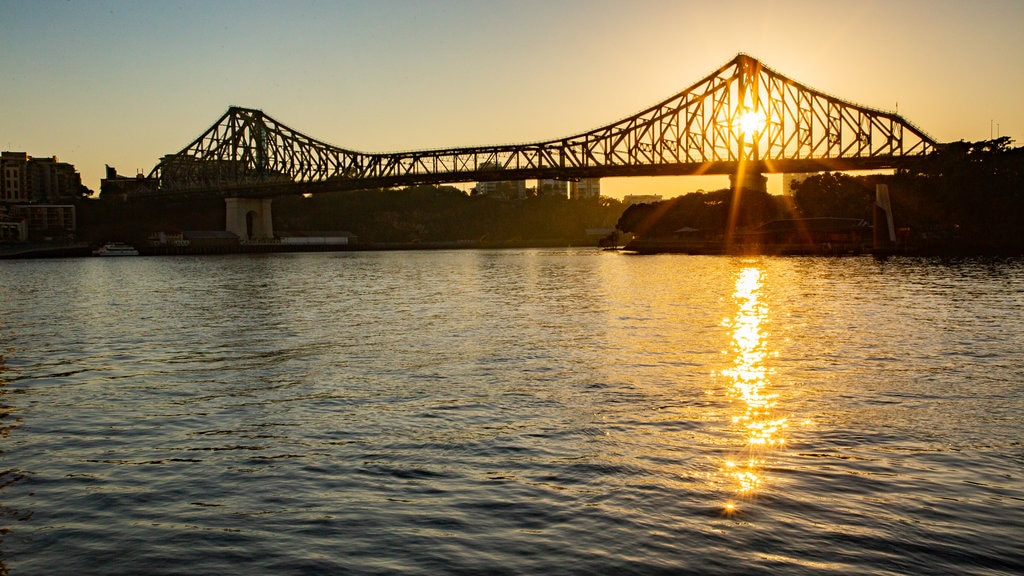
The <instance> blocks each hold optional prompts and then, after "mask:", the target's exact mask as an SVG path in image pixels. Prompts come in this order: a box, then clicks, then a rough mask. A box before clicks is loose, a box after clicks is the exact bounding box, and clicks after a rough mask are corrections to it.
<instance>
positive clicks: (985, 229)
mask: <svg viewBox="0 0 1024 576" xmlns="http://www.w3.org/2000/svg"><path fill="white" fill-rule="evenodd" d="M790 184H792V188H791V194H789V195H783V196H771V195H769V194H767V193H765V192H759V191H752V190H743V191H741V192H740V193H739V194H734V193H733V191H732V190H730V189H724V190H717V191H714V192H693V193H690V194H686V195H683V196H679V197H677V198H673V199H671V200H666V201H663V202H659V203H655V204H646V205H637V206H632V207H630V208H628V209H626V210H625V212H624V213H623V215H622V217H621V218H620V220H619V222H618V225H617V227H618V229H619V230H621V231H622V232H629V233H632V234H634V235H637V236H641V237H646V238H670V237H673V236H676V237H678V236H679V234H680V231H682V230H686V231H687V232H690V233H692V234H695V235H700V236H702V237H708V238H716V237H721V236H723V235H724V234H725V233H726V231H727V229H728V228H729V227H730V221H731V223H732V226H733V227H734V229H751V228H755V227H757V226H759V225H761V224H764V223H767V222H770V221H772V220H779V219H790V218H815V217H835V218H859V219H863V220H865V221H867V222H868V223H869V224H870V223H872V220H873V210H874V205H875V187H876V185H877V184H886V185H888V186H889V190H890V196H891V199H892V211H893V218H894V221H895V225H896V227H897V228H900V229H902V231H903V232H904V234H905V235H906V238H907V239H908V241H909V243H910V246H911V247H912V248H915V249H918V250H920V251H933V252H940V253H963V254H971V253H975V254H990V253H991V254H995V253H1007V254H1021V253H1024V147H1017V148H1014V147H1012V146H1011V140H1010V139H1009V138H1007V137H1002V138H997V139H994V140H985V141H980V142H953V143H949V144H945V145H942V146H939V147H938V148H937V149H936V150H935V151H934V152H933V153H932V154H930V155H928V156H926V157H923V158H921V159H919V160H916V161H914V162H912V163H910V164H908V165H907V166H905V167H904V168H901V169H900V170H898V171H896V172H895V173H894V174H872V175H867V176H851V175H848V174H842V173H823V174H817V175H814V176H811V177H809V178H807V179H805V180H803V181H801V182H794V183H784V185H787V186H789V185H790Z"/></svg>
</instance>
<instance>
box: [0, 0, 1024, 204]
mask: <svg viewBox="0 0 1024 576" xmlns="http://www.w3.org/2000/svg"><path fill="white" fill-rule="evenodd" d="M1022 30H1024V1H1021V0H973V1H971V2H964V1H963V0H857V1H856V2H850V1H848V0H814V1H804V0H761V1H750V0H718V1H716V2H707V1H706V0H701V1H690V0H674V1H670V0H665V1H662V0H629V1H626V0H619V1H603V0H539V1H535V0H511V1H510V0H355V1H341V0H335V1H311V0H284V1H280V2H275V1H260V0H241V1H234V0H230V1H229V0H200V1H195V2H193V1H176V0H159V1H157V0H135V1H114V0H88V1H77V0H27V1H21V0H0V150H4V151H17V152H27V153H28V154H29V155H31V156H36V157H48V156H57V157H58V158H59V159H60V160H61V161H64V162H70V163H72V164H74V165H75V166H76V168H77V169H78V171H79V173H80V174H81V175H82V181H83V184H85V185H86V186H88V187H89V188H91V189H93V190H95V191H96V192H98V191H99V185H100V179H101V178H102V177H103V176H104V166H105V165H108V164H109V165H111V166H113V167H115V168H116V169H117V170H118V173H119V174H126V175H129V176H131V175H134V174H136V173H139V172H141V173H149V171H150V170H151V169H152V168H153V167H154V166H155V165H156V164H157V162H158V160H159V158H160V157H161V156H163V155H165V154H170V153H174V152H177V151H179V150H181V149H183V148H184V147H186V146H187V145H188V144H189V143H191V142H192V140H194V139H195V138H196V137H198V136H199V135H200V134H202V133H203V132H205V131H206V130H207V129H208V128H209V127H210V126H211V125H212V124H213V123H214V122H215V121H216V120H217V119H218V118H219V117H220V116H221V115H222V114H223V113H224V112H225V111H226V110H227V108H228V107H229V106H232V105H237V106H244V107H249V108H258V109H261V110H263V112H264V113H266V114H267V115H269V116H271V117H272V118H274V119H275V120H277V121H279V122H281V123H283V124H285V125H287V126H289V127H291V128H292V129H294V130H297V131H299V132H302V133H304V134H306V135H307V136H310V137H312V138H316V139H318V140H321V141H324V142H328V143H331V144H334V145H338V146H342V147H345V148H349V149H353V150H358V151H361V152H395V151H403V150H419V149H432V148H446V147H458V146H481V145H499V144H511V143H523V142H536V141H543V140H549V139H554V138H560V137H565V136H570V135H573V134H577V133H580V132H585V131H587V130H590V129H592V128H597V127H600V126H603V125H605V124H609V123H611V122H613V121H616V120H619V119H621V118H623V117H626V116H630V115H632V114H634V113H636V112H638V111H640V110H642V109H644V108H646V107H648V106H651V105H653V104H656V103H658V102H660V101H661V100H663V99H665V98H667V97H669V96H672V95H673V94H676V93H678V92H680V91H682V90H684V89H686V88H688V87H689V86H691V85H692V84H694V83H696V82H697V81H698V80H700V79H702V78H703V77H705V76H706V75H708V74H709V73H711V72H713V71H714V70H716V69H717V68H718V67H719V66H721V65H723V64H725V63H727V62H728V61H730V60H731V59H732V58H733V57H734V56H735V55H736V54H737V53H739V52H744V53H747V54H750V55H752V56H754V57H756V58H758V59H760V60H761V61H762V62H764V63H765V64H766V65H767V66H769V67H771V68H773V69H774V70H776V71H778V72H780V73H782V74H783V75H786V76H788V77H790V78H792V79H794V80H797V81H799V82H802V83H804V84H806V85H808V86H811V87H813V88H815V89H818V90H821V91H824V92H826V93H829V94H831V95H834V96H838V97H840V98H842V99H844V100H847V101H850V102H853V103H856V104H860V105H864V106H869V107H872V108H878V109H882V110H897V109H898V111H899V113H900V114H901V115H902V116H903V117H905V118H906V119H908V120H909V121H911V122H912V123H913V124H915V125H916V126H918V127H919V128H921V129H923V130H924V131H925V132H926V133H928V134H929V135H930V136H932V137H933V138H934V139H936V140H938V141H940V142H946V141H954V140H968V141H973V140H984V139H988V138H989V137H991V136H997V135H1001V136H1009V137H1011V138H1013V139H1014V141H1015V143H1016V145H1018V146H1019V145H1024V142H1022V140H1024V102H1022V99H1021V94H1022V93H1024V33H1022V32H1021V31H1022ZM780 181H781V177H776V178H775V179H774V180H773V179H770V180H769V186H770V191H771V189H772V188H776V190H775V191H778V189H777V187H778V186H779V183H778V182H780ZM727 182H728V181H727V179H725V178H695V177H689V178H668V177H664V178H617V179H605V180H603V181H602V193H603V194H605V195H608V196H613V197H619V198H621V197H622V196H624V195H626V194H662V195H663V196H665V197H672V196H677V195H680V194H684V193H687V192H691V191H694V190H697V189H708V190H711V189H715V188H720V187H725V186H726V185H727Z"/></svg>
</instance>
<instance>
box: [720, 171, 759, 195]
mask: <svg viewBox="0 0 1024 576" xmlns="http://www.w3.org/2000/svg"><path fill="white" fill-rule="evenodd" d="M729 187H730V188H732V189H733V190H736V189H738V188H746V189H747V190H757V191H759V192H767V191H768V177H767V176H765V175H764V174H761V172H760V171H758V170H743V171H740V172H736V173H734V174H730V175H729Z"/></svg>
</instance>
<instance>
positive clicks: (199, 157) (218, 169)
mask: <svg viewBox="0 0 1024 576" xmlns="http://www.w3.org/2000/svg"><path fill="white" fill-rule="evenodd" d="M936 146H937V144H936V142H935V141H934V140H933V139H932V138H931V137H929V136H928V135H927V134H925V132H923V131H922V130H920V129H918V128H917V127H915V126H914V125H913V124H911V123H910V122H908V121H907V120H905V119H903V118H902V117H901V116H899V115H898V114H895V113H892V112H885V111H882V110H877V109H873V108H868V107H865V106H860V105H856V104H853V103H850V102H847V101H845V100H842V99H840V98H837V97H834V96H831V95H828V94H825V93H823V92H820V91H818V90H814V89H812V88H810V87H808V86H806V85H804V84H801V83H799V82H797V81H794V80H791V79H789V78H787V77H785V76H783V75H782V74H780V73H778V72H776V71H775V70H772V69H771V68H769V67H767V66H765V65H764V64H762V63H761V62H760V61H758V60H757V59H755V58H753V57H751V56H748V55H745V54H739V55H737V56H736V57H735V58H733V59H732V60H730V61H729V62H728V63H726V64H725V65H723V66H722V67H720V68H719V69H717V70H715V71H714V72H712V73H711V74H709V75H708V76H706V77H705V78H703V79H701V80H700V81H698V82H696V83H695V84H693V85H692V86H690V87H689V88H687V89H685V90H683V91H682V92H680V93H678V94H676V95H674V96H672V97H670V98H668V99H666V100H664V101H662V102H660V103H658V104H655V105H654V106H651V107H650V108H647V109H646V110H643V111H641V112H639V113H637V114H634V115H633V116H630V117H628V118H624V119H622V120H619V121H617V122H614V123H612V124H608V125H606V126H603V127H600V128H597V129H594V130H590V131H588V132H584V133H581V134H576V135H573V136H569V137H566V138H560V139H557V140H549V141H545V142H537V143H532V144H512V145H501V146H483V147H469V148H447V149H441V150H421V151H411V152H395V153H379V154H378V153H364V152H357V151H354V150H348V149H345V148H339V147H336V146H332V145H330V144H326V143H324V142H322V141H319V140H316V139H314V138H311V137H309V136H306V135H304V134H302V133H300V132H298V131H296V130H293V129H291V128H289V127H287V126H285V125H284V124H281V123H280V122H278V121H276V120H274V119H273V118H271V117H270V116H268V115H266V114H264V113H263V112H262V111H260V110H254V109H248V108H240V107H231V108H229V109H228V111H227V112H225V113H224V115H223V116H221V117H220V119H219V120H217V122H216V123H214V125H213V126H212V127H210V129H209V130H207V131H206V132H204V133H203V134H202V135H201V136H200V137H199V138H197V139H195V140H194V141H193V142H192V143H190V144H189V145H188V146H186V147H185V148H183V149H182V150H181V151H179V152H177V153H175V154H170V155H168V156H165V157H164V158H163V159H162V160H161V161H160V162H159V163H158V164H157V165H156V167H154V168H153V170H152V171H151V172H150V174H149V177H148V178H147V182H149V183H150V185H149V186H148V187H146V188H145V189H144V190H143V191H140V192H139V194H146V195H186V196H192V195H204V196H205V195H217V196H222V197H225V198H244V199H252V200H256V199H264V200H269V199H270V198H273V197H275V196H282V195H290V194H300V193H310V192H312V193H316V192H328V191H341V190H353V189H366V188H379V187H392V186H408V185H417V184H442V183H456V182H474V181H495V180H526V179H559V180H579V179H583V178H603V177H621V176H685V175H710V174H728V175H744V174H763V173H780V172H787V173H800V172H819V171H824V170H829V171H844V170H873V169H887V168H897V167H899V166H900V165H901V163H903V162H905V161H907V160H908V159H911V158H917V157H920V156H924V155H927V154H929V153H930V152H931V151H933V150H934V149H935V148H936ZM233 204H234V205H235V206H241V207H242V208H238V209H239V210H247V211H248V212H247V214H248V215H249V218H250V221H251V219H252V217H253V216H255V217H256V219H257V220H259V221H266V222H269V220H270V218H269V205H270V202H269V201H264V202H255V201H248V200H246V201H234V202H233ZM260 206H265V210H267V212H268V213H267V214H263V213H262V212H261V210H263V208H259V207H260ZM229 210H230V207H229ZM254 211H255V212H254ZM243 218H244V217H243ZM233 219H234V220H235V221H237V220H238V219H239V216H238V215H234V216H233V215H231V214H229V215H228V221H229V223H230V222H231V221H232V220H233Z"/></svg>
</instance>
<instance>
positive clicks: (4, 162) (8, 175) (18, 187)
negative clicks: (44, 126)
mask: <svg viewBox="0 0 1024 576" xmlns="http://www.w3.org/2000/svg"><path fill="white" fill-rule="evenodd" d="M0 173H2V175H3V176H2V177H3V180H2V181H0V201H2V202H28V154H25V153H24V152H3V153H0Z"/></svg>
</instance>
